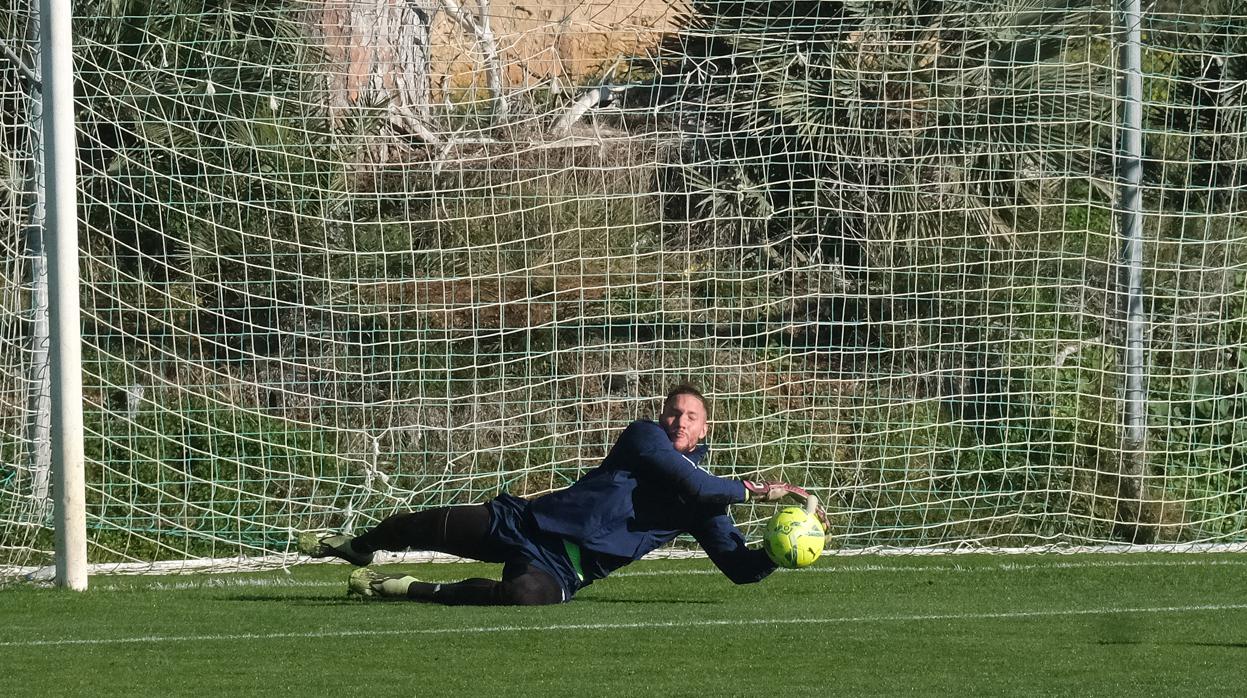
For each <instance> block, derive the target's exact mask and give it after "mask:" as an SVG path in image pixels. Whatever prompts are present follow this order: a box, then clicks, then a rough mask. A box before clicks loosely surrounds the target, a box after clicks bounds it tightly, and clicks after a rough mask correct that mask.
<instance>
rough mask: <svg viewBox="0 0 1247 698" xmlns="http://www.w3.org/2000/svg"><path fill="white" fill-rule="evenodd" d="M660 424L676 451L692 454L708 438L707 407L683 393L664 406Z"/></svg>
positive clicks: (659, 419)
mask: <svg viewBox="0 0 1247 698" xmlns="http://www.w3.org/2000/svg"><path fill="white" fill-rule="evenodd" d="M658 423H659V424H660V425H661V426H662V428H663V430H664V431H666V432H667V438H668V439H671V445H672V446H675V450H677V451H679V452H680V453H690V452H692V450H693V449H694V448H697V444H699V443H701V440H702V439H704V438H706V406H705V405H703V404H701V400H698V399H697V398H696V397H695V396H693V395H687V394H684V393H681V394H679V395H676V396H675V397H673V398H671V399H670V400H668V401H667V404H665V405H663V408H662V416H660V417H659V418H658Z"/></svg>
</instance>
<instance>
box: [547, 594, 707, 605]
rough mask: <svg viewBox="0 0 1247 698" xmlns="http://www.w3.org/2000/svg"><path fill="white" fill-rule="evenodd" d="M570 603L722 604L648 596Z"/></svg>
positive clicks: (702, 600)
mask: <svg viewBox="0 0 1247 698" xmlns="http://www.w3.org/2000/svg"><path fill="white" fill-rule="evenodd" d="M569 603H576V604H581V603H632V604H660V603H674V604H681V605H685V604H718V603H722V602H721V601H718V600H715V599H674V598H666V599H663V598H655V597H653V596H647V597H644V598H621V597H618V596H613V597H607V598H594V597H585V598H581V597H576V598H575V599H572V600H571V601H570V602H569Z"/></svg>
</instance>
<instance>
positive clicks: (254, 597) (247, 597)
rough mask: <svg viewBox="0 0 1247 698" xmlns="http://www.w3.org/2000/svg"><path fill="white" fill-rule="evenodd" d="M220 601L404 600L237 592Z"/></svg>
mask: <svg viewBox="0 0 1247 698" xmlns="http://www.w3.org/2000/svg"><path fill="white" fill-rule="evenodd" d="M221 600H222V601H265V602H269V603H293V604H298V605H300V606H309V605H311V606H347V605H352V606H355V605H361V604H365V603H387V602H391V601H404V599H392V600H391V599H375V600H369V601H363V600H361V599H352V598H348V597H346V596H345V595H343V596H323V595H322V596H313V595H311V594H298V595H294V594H273V595H272V596H265V595H263V594H237V595H234V596H225V597H221Z"/></svg>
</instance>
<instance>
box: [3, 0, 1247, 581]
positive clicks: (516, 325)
mask: <svg viewBox="0 0 1247 698" xmlns="http://www.w3.org/2000/svg"><path fill="white" fill-rule="evenodd" d="M75 18H76V19H75V47H74V48H75V55H76V59H77V63H76V64H77V71H78V74H77V77H78V81H77V86H76V89H77V126H78V137H79V146H80V149H79V154H80V164H79V166H80V177H81V179H80V182H81V185H80V187H81V188H80V192H79V196H80V207H79V210H80V213H81V217H82V226H81V253H82V257H81V268H82V287H81V302H82V306H83V312H84V328H83V332H84V335H83V338H82V341H83V357H84V365H83V371H84V375H85V396H84V402H85V408H86V414H85V418H86V426H87V438H86V451H87V457H88V464H87V483H88V485H87V486H88V492H87V496H88V511H87V514H88V528H89V538H90V545H91V547H90V557H91V559H92V561H94V562H99V563H110V562H117V563H135V562H138V563H151V562H154V561H157V560H171V561H176V562H181V563H184V564H190V563H192V562H194V561H197V560H206V559H213V560H234V561H235V562H233V563H231V562H225V563H223V564H226V565H228V564H241V562H238V561H239V560H242V559H250V558H256V557H260V556H265V555H276V556H278V559H284V558H283V556H285V557H288V556H289V553H290V552H291V551H290V533H291V531H294V530H301V529H308V528H314V529H340V530H358V529H360V528H361V527H365V526H367V525H369V524H371V523H373V522H375V521H377V520H378V519H379V518H381V517H384V516H386V515H388V514H390V513H392V512H394V511H396V510H400V509H408V508H420V507H426V506H435V505H444V504H452V503H474V502H482V501H485V500H487V499H488V498H490V497H491V496H493V495H494V494H495V493H498V492H500V491H510V492H511V493H513V494H519V495H525V496H535V495H539V494H541V493H543V492H547V491H550V490H551V489H555V488H559V487H562V486H565V485H567V484H569V483H570V482H572V481H574V480H575V479H576V477H577V476H578V475H579V474H581V473H583V472H584V471H585V470H586V469H587V468H590V467H593V466H594V465H596V464H597V462H599V461H600V459H601V458H602V457H603V456H604V455H605V453H606V451H607V449H608V448H609V447H610V445H611V444H612V442H613V440H614V438H615V436H617V434H618V433H619V432H620V430H621V429H622V427H623V426H625V425H626V424H627V423H628V421H630V420H632V419H635V418H638V417H646V416H653V415H654V414H655V411H656V409H657V408H658V402H659V400H660V399H661V396H662V395H664V394H665V393H666V390H667V389H668V388H669V387H670V386H672V385H673V384H675V383H678V382H681V381H685V380H690V381H693V382H695V383H697V384H698V385H700V386H701V387H702V388H703V390H704V391H705V392H706V393H707V395H709V396H710V398H711V399H712V403H713V405H712V419H713V422H714V425H713V429H712V433H711V443H712V451H711V453H712V455H711V458H710V461H709V468H710V469H711V470H712V472H715V473H717V474H720V475H724V476H731V477H751V478H759V477H760V478H768V479H772V478H773V479H784V480H787V481H790V482H793V483H794V484H800V485H802V486H805V487H807V488H809V489H810V490H812V491H814V492H815V493H817V494H818V495H819V496H820V497H821V498H822V499H823V500H824V501H825V502H826V504H827V505H828V508H829V511H830V513H831V516H832V524H833V530H832V533H833V534H834V535H835V536H836V544H837V545H838V546H839V547H841V548H843V549H847V550H859V549H868V548H874V547H876V546H881V547H885V548H899V549H914V550H916V549H923V548H941V549H943V548H967V547H969V548H975V549H978V548H982V549H989V550H990V549H1005V548H1013V547H1023V548H1028V549H1033V548H1042V547H1047V546H1054V545H1055V546H1071V545H1088V546H1093V547H1103V546H1109V545H1114V544H1119V543H1123V542H1125V543H1129V544H1136V545H1137V544H1143V543H1162V544H1172V545H1176V546H1190V545H1194V544H1202V543H1244V542H1247V378H1245V376H1247V371H1245V370H1244V369H1247V345H1245V343H1244V328H1245V327H1247V305H1245V302H1244V301H1245V299H1247V281H1245V277H1247V255H1245V254H1244V246H1245V245H1247V227H1245V226H1244V220H1243V215H1242V213H1241V212H1240V211H1241V210H1242V208H1243V207H1242V206H1241V205H1239V202H1238V201H1237V194H1238V192H1239V190H1240V189H1241V187H1242V186H1243V184H1242V178H1243V173H1242V162H1243V161H1244V145H1245V140H1244V134H1245V132H1247V128H1245V126H1247V125H1245V124H1244V121H1243V118H1244V84H1245V83H1244V79H1247V3H1244V2H1242V1H1240V0H1214V1H1212V2H1201V3H1194V2H1190V1H1189V0H1187V1H1185V2H1182V1H1180V0H1167V1H1162V2H1158V3H1156V4H1155V5H1153V6H1151V7H1150V8H1149V9H1148V10H1147V12H1146V13H1145V14H1144V26H1143V35H1144V44H1143V47H1142V54H1143V78H1144V92H1143V95H1142V99H1143V102H1144V130H1145V136H1146V153H1145V165H1144V187H1143V208H1144V219H1143V220H1144V229H1143V230H1144V245H1145V248H1144V249H1145V254H1144V265H1145V267H1144V269H1143V272H1144V278H1145V284H1146V306H1145V312H1146V320H1147V325H1146V328H1145V329H1146V332H1145V336H1146V339H1147V365H1146V416H1147V428H1148V436H1147V440H1146V442H1145V444H1144V445H1143V447H1142V449H1140V450H1135V449H1132V448H1128V447H1126V446H1125V445H1124V442H1125V436H1124V433H1123V426H1122V425H1123V423H1124V422H1123V414H1124V412H1125V411H1126V408H1127V406H1126V404H1125V400H1126V397H1125V395H1126V394H1125V392H1124V389H1123V385H1124V369H1123V360H1122V348H1123V347H1124V346H1125V341H1126V340H1125V334H1124V333H1125V329H1124V317H1125V314H1124V307H1125V305H1126V300H1127V299H1126V298H1125V289H1124V287H1123V283H1122V279H1123V278H1124V277H1123V274H1124V272H1125V264H1124V262H1123V257H1122V249H1123V245H1124V241H1123V239H1122V226H1121V224H1120V217H1121V216H1122V215H1123V214H1124V213H1125V212H1124V211H1123V210H1122V208H1121V206H1120V205H1119V203H1118V201H1119V198H1118V182H1119V181H1120V178H1121V172H1120V163H1119V159H1118V156H1117V151H1118V142H1119V140H1120V137H1121V123H1120V114H1121V112H1122V103H1123V99H1124V98H1123V95H1122V87H1121V85H1122V78H1123V74H1124V69H1123V67H1122V64H1121V61H1120V59H1119V51H1120V49H1121V45H1122V37H1123V36H1124V34H1123V31H1122V25H1121V22H1122V18H1121V16H1120V15H1119V14H1117V13H1116V12H1115V5H1114V4H1113V3H1109V2H1106V1H1105V0H1088V1H1086V2H1083V1H1081V0H1008V1H1007V2H986V1H982V2H979V1H974V0H961V1H958V2H938V3H928V2H908V1H906V2H899V1H896V2H891V1H884V2H870V3H861V2H848V1H846V2H827V1H823V2H796V1H786V0H785V1H780V0H772V1H770V2H727V1H711V0H705V1H691V2H685V3H667V2H655V1H652V0H651V1H645V0H612V2H598V1H596V0H593V1H590V0H583V1H581V0H567V1H566V2H545V3H516V2H502V1H499V0H492V2H474V1H471V0H464V1H463V2H446V1H440V0H428V1H425V2H390V1H388V0H375V1H364V0H356V1H345V0H322V1H317V2H311V1H307V2H295V1H293V0H281V1H278V0H244V1H242V2H239V1H237V0H234V1H231V2H223V1H216V0H159V1H158V2H146V1H145V2H137V0H134V1H130V2H124V1H123V2H115V1H110V2H102V1H95V0H82V1H81V2H78V3H76V5H75ZM33 21H35V20H34V10H33V8H32V7H30V6H29V4H28V3H27V2H25V0H19V1H18V3H17V11H16V12H13V13H10V14H9V15H6V17H5V18H4V19H2V20H0V26H2V27H3V35H2V36H0V40H2V42H3V44H2V45H0V49H3V54H4V56H5V60H4V61H3V62H0V69H2V70H0V100H3V103H4V105H5V108H4V109H3V110H0V133H2V134H3V135H4V138H3V142H2V143H0V156H2V157H3V158H4V162H5V163H6V165H7V169H6V178H5V179H4V180H3V192H2V193H3V195H4V200H3V205H2V206H0V215H2V216H3V220H4V228H3V230H4V231H5V232H4V247H3V251H4V255H3V259H4V264H3V270H4V275H3V279H2V282H3V292H2V293H0V333H2V336H0V342H2V343H3V344H4V351H3V352H0V357H3V358H0V564H3V565H6V567H5V569H6V570H8V571H9V572H10V573H11V572H12V571H14V570H19V569H22V568H24V567H29V566H34V565H40V564H44V563H45V562H46V561H47V560H48V559H49V556H50V551H51V533H50V526H51V519H50V514H51V512H50V507H49V506H48V505H47V494H48V493H47V484H46V483H47V476H46V472H47V471H46V463H45V462H44V461H43V460H41V459H42V456H40V455H39V454H40V452H41V449H40V444H41V443H43V442H44V441H46V439H44V438H42V437H41V436H40V434H41V432H39V431H38V425H39V423H40V422H39V414H40V408H39V404H40V403H39V402H38V395H39V394H40V393H41V391H44V390H46V386H45V385H44V382H43V381H42V380H41V378H40V376H41V375H43V373H42V371H44V367H43V363H42V362H43V361H44V359H43V358H42V355H41V354H40V352H39V351H38V348H39V346H40V342H39V335H38V332H37V325H38V320H39V317H40V312H41V311H40V309H41V307H43V306H42V305H41V304H44V303H46V299H45V298H42V297H41V292H40V285H39V284H38V283H37V281H38V279H39V277H40V273H39V269H40V267H39V266H38V265H39V262H40V258H39V256H38V254H32V253H31V252H30V250H31V249H32V248H31V244H32V240H33V239H35V238H37V237H38V233H39V230H40V227H39V221H38V219H37V217H36V216H35V214H34V213H33V212H35V211H37V201H38V191H39V190H38V187H37V186H35V184H34V183H35V181H36V180H37V168H36V160H35V157H34V155H35V153H36V152H37V151H38V146H39V142H40V140H39V134H38V131H37V128H38V124H37V120H36V119H35V112H36V111H37V107H38V91H37V89H35V88H34V87H33V81H32V77H33V76H35V74H36V73H37V58H36V56H37V45H36V42H35V41H32V40H31V38H30V37H31V36H32V35H31V33H30V24H31V22H33ZM735 513H736V516H737V519H738V521H739V522H740V523H741V524H742V526H743V527H745V529H746V530H747V531H748V532H749V533H750V534H751V535H753V534H754V533H755V532H756V531H757V528H756V524H757V523H758V521H759V519H761V518H762V517H765V516H766V515H767V514H768V513H769V511H768V510H766V509H747V508H737V509H736V510H735Z"/></svg>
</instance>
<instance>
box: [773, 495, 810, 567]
mask: <svg viewBox="0 0 1247 698" xmlns="http://www.w3.org/2000/svg"><path fill="white" fill-rule="evenodd" d="M762 548H763V549H764V550H766V554H767V557H769V558H771V561H772V562H774V563H775V564H777V565H779V566H780V567H787V568H788V569H796V568H798V567H806V566H808V565H812V564H814V561H815V560H817V559H818V556H819V555H822V554H823V525H822V524H821V523H819V521H818V517H816V516H814V515H813V514H808V513H806V511H805V510H804V509H801V508H799V507H784V508H783V509H780V510H779V511H777V512H775V515H774V516H772V517H771V520H770V521H768V522H767V524H766V533H765V534H763V536H762Z"/></svg>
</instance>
